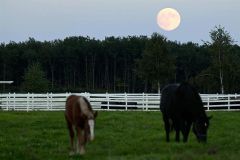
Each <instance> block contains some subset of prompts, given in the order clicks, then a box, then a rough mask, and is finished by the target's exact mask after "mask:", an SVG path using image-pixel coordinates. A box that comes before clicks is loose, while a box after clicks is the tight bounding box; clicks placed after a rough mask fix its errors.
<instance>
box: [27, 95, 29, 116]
mask: <svg viewBox="0 0 240 160" xmlns="http://www.w3.org/2000/svg"><path fill="white" fill-rule="evenodd" d="M28 110H29V92H28V93H27V112H28Z"/></svg>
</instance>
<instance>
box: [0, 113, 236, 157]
mask: <svg viewBox="0 0 240 160" xmlns="http://www.w3.org/2000/svg"><path fill="white" fill-rule="evenodd" d="M208 114H212V115H213V116H214V117H213V119H212V121H211V125H210V130H209V137H208V143H207V144H199V143H198V142H197V141H196V139H195V137H194V135H193V134H192V133H191V134H190V139H189V142H188V143H187V144H184V143H182V142H181V143H176V142H174V141H172V142H170V143H166V142H165V133H164V129H163V122H162V117H161V114H160V112H100V113H99V117H98V119H97V124H96V133H95V134H96V139H95V141H94V142H92V143H89V144H88V145H87V153H86V155H85V156H82V157H81V156H74V157H69V156H68V147H69V141H68V138H69V137H68V132H67V129H66V124H65V120H64V116H63V113H62V112H30V113H27V112H0V127H1V128H0V159H1V160H7V159H17V160H21V159H24V160H28V159H34V160H38V159H39V160H40V159H49V160H52V159H56V160H61V159H62V160H66V159H84V160H87V159H91V160H93V159H96V160H100V159H103V160H112V159H114V160H115V159H116V160H125V159H130V160H134V159H135V160H152V159H153V160H154V159H156V160H158V159H161V160H162V159H167V160H171V159H177V160H181V159H182V160H191V159H194V160H195V159H199V160H203V159H213V160H218V159H225V160H229V159H239V157H240V149H239V147H240V112H209V113H208ZM173 138H174V135H172V139H173Z"/></svg>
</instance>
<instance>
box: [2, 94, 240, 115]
mask: <svg viewBox="0 0 240 160" xmlns="http://www.w3.org/2000/svg"><path fill="white" fill-rule="evenodd" d="M71 94H74V95H82V96H85V97H87V98H88V99H89V101H90V102H91V104H92V106H93V108H94V109H96V110H122V111H125V110H126V111H127V110H136V111H137V110H138V111H156V110H159V105H160V104H159V103H160V94H155V93H153V94H151V93H147V94H146V93H114V94H112V93H103V94H98V93H87V92H85V93H46V94H33V93H27V94H16V93H8V94H0V110H4V111H62V110H64V109H65V101H66V98H67V97H68V96H69V95H71ZM201 98H202V100H203V103H204V107H205V109H206V110H207V111H212V110H227V111H234V110H240V94H227V95H222V94H201Z"/></svg>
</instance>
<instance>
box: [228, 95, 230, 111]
mask: <svg viewBox="0 0 240 160" xmlns="http://www.w3.org/2000/svg"><path fill="white" fill-rule="evenodd" d="M228 111H230V94H228Z"/></svg>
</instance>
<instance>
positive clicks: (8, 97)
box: [7, 94, 9, 111]
mask: <svg viewBox="0 0 240 160" xmlns="http://www.w3.org/2000/svg"><path fill="white" fill-rule="evenodd" d="M7 111H9V94H8V95H7Z"/></svg>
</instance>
